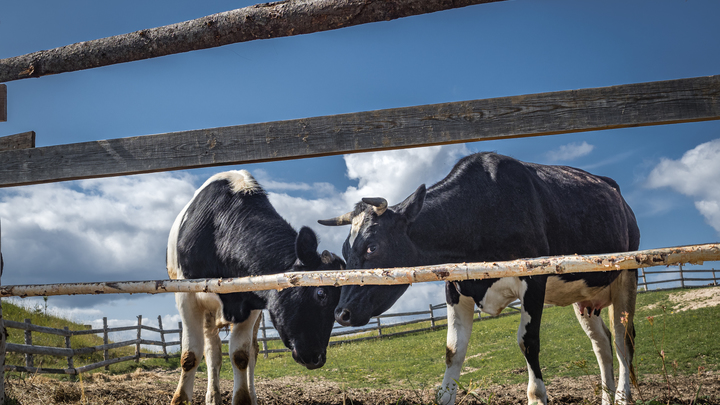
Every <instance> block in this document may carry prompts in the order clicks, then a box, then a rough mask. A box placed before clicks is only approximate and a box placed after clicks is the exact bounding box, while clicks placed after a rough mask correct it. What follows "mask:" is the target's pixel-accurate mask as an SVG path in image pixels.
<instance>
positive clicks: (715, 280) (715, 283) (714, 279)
mask: <svg viewBox="0 0 720 405" xmlns="http://www.w3.org/2000/svg"><path fill="white" fill-rule="evenodd" d="M712 272H713V285H718V280H717V277H715V269H712Z"/></svg>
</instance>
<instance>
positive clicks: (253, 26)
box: [0, 0, 502, 82]
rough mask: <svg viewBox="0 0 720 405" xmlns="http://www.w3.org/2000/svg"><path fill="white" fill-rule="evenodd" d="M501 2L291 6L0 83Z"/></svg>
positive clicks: (230, 17)
mask: <svg viewBox="0 0 720 405" xmlns="http://www.w3.org/2000/svg"><path fill="white" fill-rule="evenodd" d="M495 1H502V0H452V1H451V0H294V1H278V2H274V3H264V4H257V5H254V6H250V7H245V8H240V9H237V10H232V11H226V12H223V13H218V14H213V15H209V16H206V17H202V18H198V19H196V20H191V21H185V22H181V23H177V24H172V25H166V26H163V27H158V28H152V29H145V30H140V31H135V32H132V33H129V34H123V35H117V36H113V37H108V38H102V39H96V40H92V41H87V42H79V43H76V44H72V45H66V46H63V47H60V48H55V49H51V50H47V51H39V52H34V53H30V54H26V55H21V56H15V57H11V58H6V59H2V60H0V82H8V81H11V80H18V79H24V78H28V77H40V76H44V75H51V74H56V73H63V72H72V71H76V70H82V69H90V68H95V67H100V66H107V65H112V64H116V63H124V62H131V61H135V60H141V59H148V58H155V57H158V56H165V55H171V54H175V53H182V52H188V51H194V50H198V49H206V48H213V47H217V46H222V45H227V44H232V43H237V42H247V41H253V40H256V39H267V38H278V37H287V36H292V35H300V34H309V33H312V32H320V31H328V30H334V29H338V28H344V27H351V26H354V25H359V24H366V23H371V22H377V21H389V20H394V19H397V18H402V17H408V16H413V15H418V14H426V13H432V12H435V11H441V10H448V9H452V8H459V7H465V6H469V5H474V4H482V3H490V2H495Z"/></svg>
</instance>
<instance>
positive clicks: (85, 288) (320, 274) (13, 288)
mask: <svg viewBox="0 0 720 405" xmlns="http://www.w3.org/2000/svg"><path fill="white" fill-rule="evenodd" d="M715 260H720V244H718V243H712V244H705V245H693V246H681V247H672V248H662V249H649V250H642V251H637V252H622V253H610V254H601V255H583V256H580V255H573V256H553V257H540V258H535V259H518V260H512V261H506V262H486V263H456V264H443V265H435V266H421V267H398V268H392V269H372V270H344V271H316V272H300V271H299V272H288V273H279V274H270V275H265V276H253V277H243V278H227V279H217V278H215V279H195V280H151V281H120V282H107V283H65V284H37V285H8V286H0V297H12V296H19V297H30V296H51V295H69V294H71V295H74V294H128V293H129V294H137V293H147V294H158V293H170V292H209V293H219V294H222V293H231V292H244V291H260V290H275V289H278V290H281V289H284V288H290V287H299V286H321V285H327V286H342V285H368V284H373V285H395V284H413V283H422V282H428V281H460V280H481V279H488V278H500V277H519V276H532V275H540V274H565V273H583V272H593V271H608V270H626V269H637V268H643V267H652V266H669V265H676V264H682V263H692V264H701V263H702V262H705V261H715Z"/></svg>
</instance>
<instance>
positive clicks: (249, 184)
mask: <svg viewBox="0 0 720 405" xmlns="http://www.w3.org/2000/svg"><path fill="white" fill-rule="evenodd" d="M216 180H227V182H228V183H229V184H230V189H231V190H232V192H233V193H242V194H256V193H263V189H262V187H260V185H259V184H258V183H257V181H255V178H254V177H253V176H252V175H251V174H250V172H248V171H247V170H231V171H227V172H222V173H218V174H215V175H213V176H212V177H210V178H209V179H208V180H207V181H206V182H205V184H203V186H202V187H200V188H199V189H198V191H200V190H202V189H203V188H205V186H206V185H208V184H210V183H212V182H213V181H216ZM196 194H197V193H196Z"/></svg>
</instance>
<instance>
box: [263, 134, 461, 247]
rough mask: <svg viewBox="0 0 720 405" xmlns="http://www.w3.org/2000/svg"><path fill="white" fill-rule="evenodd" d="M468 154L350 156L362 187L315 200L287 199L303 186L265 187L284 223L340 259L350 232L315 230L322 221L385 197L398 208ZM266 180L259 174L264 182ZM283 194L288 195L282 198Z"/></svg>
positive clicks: (456, 149)
mask: <svg viewBox="0 0 720 405" xmlns="http://www.w3.org/2000/svg"><path fill="white" fill-rule="evenodd" d="M468 153H469V152H468V150H467V149H466V148H465V146H464V145H451V146H433V147H427V148H417V149H403V150H396V151H384V152H372V153H361V154H354V155H346V156H345V157H344V159H345V164H346V166H347V175H348V177H349V178H350V179H353V180H357V181H358V185H357V187H356V186H350V187H348V188H346V189H345V190H344V191H336V190H335V189H334V187H333V190H332V192H329V193H326V192H323V193H322V196H320V197H318V198H316V199H305V198H301V197H296V196H292V195H290V194H289V193H288V191H289V190H292V189H300V186H287V185H285V184H283V185H282V187H275V183H273V182H266V181H265V179H263V181H261V184H262V185H263V187H266V188H267V189H268V190H271V192H270V193H269V197H270V202H271V203H272V204H273V206H275V209H276V210H277V211H278V212H279V213H280V214H281V215H282V216H283V217H284V218H285V219H286V220H288V221H289V222H290V223H291V224H293V226H295V227H296V228H299V227H300V226H301V225H309V226H310V227H311V228H313V229H314V230H315V232H316V233H317V234H318V236H319V238H320V249H326V250H330V251H333V252H335V253H338V254H339V253H340V250H341V247H342V243H343V241H344V240H345V238H346V237H347V235H348V232H349V229H348V228H347V227H325V226H321V225H318V224H317V220H318V219H325V218H332V217H335V216H338V215H342V214H344V213H346V212H348V211H351V210H352V209H353V207H354V206H355V204H356V203H357V202H359V201H360V199H361V198H363V197H383V198H385V199H387V200H388V202H389V203H390V204H391V205H392V204H396V203H399V202H401V201H402V200H404V199H405V197H407V196H408V195H410V194H411V193H412V192H413V191H415V189H416V188H417V187H418V186H420V184H423V183H425V184H426V185H428V186H430V185H432V184H434V183H435V182H437V181H438V180H440V179H442V178H443V177H445V176H446V175H447V174H448V172H449V171H450V169H451V168H452V166H453V165H454V164H455V163H456V162H457V160H458V159H459V158H460V157H461V156H464V155H467V154H468ZM263 175H264V174H263V173H261V178H262V177H263ZM258 180H260V179H258ZM268 184H269V185H268ZM302 184H304V183H302ZM273 190H274V191H277V192H272V191H273ZM281 190H285V191H286V192H284V193H282V192H279V191H281Z"/></svg>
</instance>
